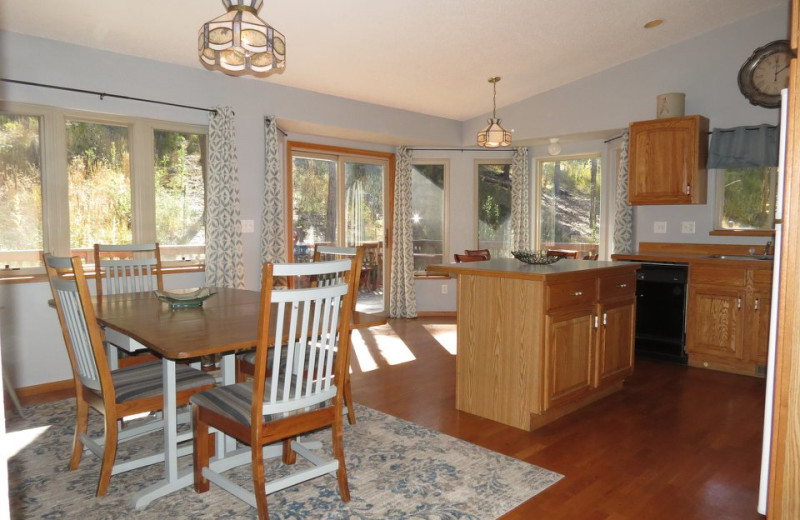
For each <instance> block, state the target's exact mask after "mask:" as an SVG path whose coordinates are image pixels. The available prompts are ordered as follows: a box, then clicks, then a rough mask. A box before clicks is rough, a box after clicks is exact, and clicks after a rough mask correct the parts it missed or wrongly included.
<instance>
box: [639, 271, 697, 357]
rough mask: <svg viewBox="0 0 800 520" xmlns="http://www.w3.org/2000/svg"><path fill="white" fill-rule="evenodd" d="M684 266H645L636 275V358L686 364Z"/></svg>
mask: <svg viewBox="0 0 800 520" xmlns="http://www.w3.org/2000/svg"><path fill="white" fill-rule="evenodd" d="M687 278H688V266H686V265H685V264H659V263H644V264H642V266H641V267H640V268H639V270H638V271H637V273H636V347H635V350H636V355H637V356H643V357H649V358H654V359H659V360H662V361H670V362H673V363H682V364H686V363H687V361H688V357H687V356H686V350H685V349H684V345H685V340H686V280H687Z"/></svg>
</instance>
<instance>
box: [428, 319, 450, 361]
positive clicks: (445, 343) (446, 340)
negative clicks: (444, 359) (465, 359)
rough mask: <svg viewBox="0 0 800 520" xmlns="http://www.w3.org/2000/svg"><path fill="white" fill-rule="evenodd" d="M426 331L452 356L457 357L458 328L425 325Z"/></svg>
mask: <svg viewBox="0 0 800 520" xmlns="http://www.w3.org/2000/svg"><path fill="white" fill-rule="evenodd" d="M423 327H424V328H425V330H427V331H428V333H429V334H430V335H431V336H433V338H434V339H435V340H436V341H437V342H438V343H439V345H441V346H442V348H443V349H445V350H446V351H447V352H449V353H450V354H451V355H453V356H455V355H456V344H457V342H456V326H455V325H437V324H433V323H431V324H428V325H423Z"/></svg>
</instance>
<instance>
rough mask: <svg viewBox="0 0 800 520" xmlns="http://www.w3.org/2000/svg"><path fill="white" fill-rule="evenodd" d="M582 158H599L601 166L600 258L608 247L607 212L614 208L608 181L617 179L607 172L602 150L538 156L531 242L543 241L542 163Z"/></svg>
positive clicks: (598, 237)
mask: <svg viewBox="0 0 800 520" xmlns="http://www.w3.org/2000/svg"><path fill="white" fill-rule="evenodd" d="M580 159H597V161H598V165H599V167H600V182H601V184H600V194H599V200H598V202H599V204H600V215H599V216H598V219H597V225H598V226H599V228H600V229H598V232H597V244H596V245H597V253H598V255H599V256H598V258H600V257H602V256H603V254H604V251H605V249H606V239H605V237H607V236H608V230H607V227H608V225H610V220H609V218H608V216H607V213H608V212H609V211H611V210H612V208H610V207H608V206H609V205H610V204H607V203H606V193H608V190H609V189H610V187H608V186H607V183H609V182H611V181H612V180H616V177H614V178H613V179H611V178H610V176H609V174H608V172H606V168H605V163H606V161H604V154H603V153H602V152H599V151H596V152H586V153H573V154H569V155H545V156H541V157H536V159H535V161H536V171H535V172H534V174H533V175H531V177H532V180H531V182H532V183H533V186H532V189H531V205H532V211H531V219H532V223H531V231H532V234H533V236H532V237H531V244H534V246H533V247H534V248H536V247H538V244H539V243H540V242H541V236H542V235H541V233H542V229H541V225H542V214H541V210H542V205H541V203H540V201H541V197H542V183H541V181H542V163H545V162H554V161H555V160H558V161H574V160H580Z"/></svg>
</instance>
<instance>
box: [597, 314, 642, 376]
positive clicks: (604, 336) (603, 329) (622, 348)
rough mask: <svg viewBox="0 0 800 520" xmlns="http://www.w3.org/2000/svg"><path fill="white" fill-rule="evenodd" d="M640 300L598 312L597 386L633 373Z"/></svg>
mask: <svg viewBox="0 0 800 520" xmlns="http://www.w3.org/2000/svg"><path fill="white" fill-rule="evenodd" d="M635 320H636V300H634V299H630V300H624V301H620V302H615V303H606V304H602V305H600V307H599V312H598V322H599V323H598V332H597V335H598V337H597V379H596V381H595V385H596V386H601V385H603V384H604V383H607V382H612V381H618V380H620V379H624V378H625V377H627V376H629V375H630V374H631V373H632V372H633V345H634V330H635V328H634V322H635Z"/></svg>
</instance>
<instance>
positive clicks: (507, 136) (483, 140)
mask: <svg viewBox="0 0 800 520" xmlns="http://www.w3.org/2000/svg"><path fill="white" fill-rule="evenodd" d="M498 81H500V78H499V77H494V78H489V83H491V84H492V85H493V88H494V95H493V96H492V118H491V119H489V120H488V121H487V122H488V123H489V125H488V126H487V127H486V128H484V129H483V130H481V131H480V132H478V146H484V147H486V148H497V147H498V146H508V145H510V144H511V132H509V131H508V130H505V129H504V128H503V127H502V126H500V120H499V119H497V82H498Z"/></svg>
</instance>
